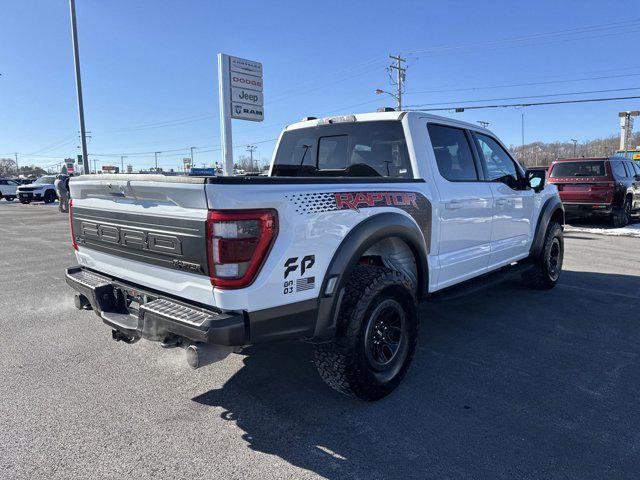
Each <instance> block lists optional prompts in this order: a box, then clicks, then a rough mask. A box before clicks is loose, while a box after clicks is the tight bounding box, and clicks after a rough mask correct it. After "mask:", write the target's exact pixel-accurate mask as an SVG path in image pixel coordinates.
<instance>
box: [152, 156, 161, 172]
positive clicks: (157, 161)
mask: <svg viewBox="0 0 640 480" xmlns="http://www.w3.org/2000/svg"><path fill="white" fill-rule="evenodd" d="M153 153H154V155H155V157H156V173H158V154H159V153H162V152H153Z"/></svg>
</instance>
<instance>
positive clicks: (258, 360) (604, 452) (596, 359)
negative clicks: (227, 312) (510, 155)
mask: <svg viewBox="0 0 640 480" xmlns="http://www.w3.org/2000/svg"><path fill="white" fill-rule="evenodd" d="M589 285H591V286H594V285H595V286H602V287H606V289H605V290H604V291H603V292H600V291H599V290H597V289H596V290H588V291H587V290H586V289H587V286H589ZM616 286H623V287H624V289H625V291H627V292H632V291H636V292H637V296H636V297H635V298H633V297H631V296H630V297H629V298H625V299H624V301H622V300H620V299H616V300H614V301H612V300H611V298H612V297H610V296H608V295H607V290H610V291H611V290H613V291H615V290H616ZM639 308H640V277H633V276H626V275H606V274H595V273H579V272H564V273H563V277H562V279H561V284H560V285H558V287H557V288H556V289H554V290H551V291H548V292H537V291H531V290H528V289H525V288H524V287H522V286H521V285H520V283H519V282H509V283H505V284H503V285H501V286H498V287H494V288H491V289H488V290H485V291H483V292H482V293H478V294H475V295H473V296H469V297H466V298H464V299H458V300H456V301H452V302H451V303H446V302H444V303H439V304H437V305H435V304H434V305H429V304H428V303H426V304H424V305H423V307H422V308H421V321H422V325H421V339H420V342H419V347H418V351H417V354H416V358H415V360H414V364H413V366H412V368H411V369H410V371H409V374H408V376H407V378H406V379H405V381H404V382H403V384H402V385H401V386H400V387H399V388H398V390H396V392H394V393H393V394H392V395H391V396H389V397H387V398H386V399H383V400H382V401H379V402H377V403H364V402H360V401H357V400H353V399H349V398H346V397H343V396H341V395H339V394H337V393H334V392H333V391H331V390H329V389H328V388H327V387H325V386H324V384H323V383H322V382H321V380H320V379H319V377H318V375H317V373H316V372H315V367H314V365H313V363H312V360H311V359H312V349H313V347H312V346H311V345H308V344H303V343H298V342H295V343H280V344H271V345H262V346H258V347H252V348H251V349H248V350H247V351H245V353H246V354H247V355H246V357H245V359H244V368H242V369H241V370H240V371H239V372H238V373H237V374H235V375H234V376H233V377H232V378H230V379H229V380H228V381H227V383H226V384H225V385H224V387H223V388H221V389H217V390H211V391H209V392H206V393H203V394H201V395H199V396H197V397H195V398H194V399H193V401H195V402H198V403H200V404H202V405H204V406H209V407H216V409H217V408H221V409H223V413H222V414H221V416H222V418H224V419H226V420H229V421H232V422H235V423H236V424H237V426H238V427H239V428H241V429H242V430H244V432H246V433H245V434H244V435H243V438H244V440H245V441H246V442H247V445H248V447H249V448H251V449H253V450H256V451H259V452H264V453H267V454H270V455H275V456H277V457H280V458H282V459H283V460H285V461H287V462H289V463H290V464H293V465H296V466H298V467H300V468H303V469H306V470H310V471H312V472H315V473H316V474H318V475H320V476H322V477H326V478H330V479H344V478H367V479H371V478H385V479H386V478H398V479H400V478H402V479H405V478H421V479H424V478H510V479H511V478H576V479H586V478H614V477H615V478H621V477H627V476H629V477H633V476H634V475H635V472H637V467H638V465H640V434H639V433H638V432H639V431H640V418H639V415H638V408H637V398H638V395H639V394H640V368H638V367H639V366H640V361H639V358H638V355H639V354H640V336H639V335H638V323H637V321H636V320H637V318H638V317H637V315H636V314H631V312H633V311H635V312H637V311H638V309H639ZM211 453H212V455H215V452H211ZM265 468H267V467H265ZM632 472H633V473H632Z"/></svg>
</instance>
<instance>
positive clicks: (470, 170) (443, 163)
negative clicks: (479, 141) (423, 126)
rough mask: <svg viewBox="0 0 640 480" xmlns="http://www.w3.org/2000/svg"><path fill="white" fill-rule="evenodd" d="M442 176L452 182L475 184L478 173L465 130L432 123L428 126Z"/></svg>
mask: <svg viewBox="0 0 640 480" xmlns="http://www.w3.org/2000/svg"><path fill="white" fill-rule="evenodd" d="M427 129H428V130H429V138H430V139H431V146H432V147H433V153H434V155H435V157H436V163H437V164H438V171H439V172H440V175H442V176H443V177H444V178H446V179H447V180H449V181H451V182H469V181H471V182H473V181H477V180H478V172H477V170H476V165H475V162H474V160H473V154H472V153H471V146H470V145H469V140H468V137H467V135H466V133H465V131H464V130H462V129H460V128H455V127H448V126H444V125H436V124H432V123H430V124H429V125H428V126H427Z"/></svg>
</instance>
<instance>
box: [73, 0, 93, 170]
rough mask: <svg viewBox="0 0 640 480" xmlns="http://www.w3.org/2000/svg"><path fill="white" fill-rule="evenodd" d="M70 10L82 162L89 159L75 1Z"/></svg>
mask: <svg viewBox="0 0 640 480" xmlns="http://www.w3.org/2000/svg"><path fill="white" fill-rule="evenodd" d="M69 9H70V11H71V37H72V39H73V60H74V64H75V68H76V91H77V93H78V118H79V120H80V136H81V140H82V162H83V164H84V165H86V164H87V162H88V161H89V157H88V156H87V137H86V132H85V129H84V105H83V102H82V80H81V78H80V52H79V51H78V28H77V26H76V2H75V0H69Z"/></svg>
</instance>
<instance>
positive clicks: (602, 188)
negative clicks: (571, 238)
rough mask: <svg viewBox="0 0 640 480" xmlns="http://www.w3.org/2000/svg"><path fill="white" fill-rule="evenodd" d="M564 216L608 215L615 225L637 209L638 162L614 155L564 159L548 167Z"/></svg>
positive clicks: (639, 188) (639, 194) (639, 208)
mask: <svg viewBox="0 0 640 480" xmlns="http://www.w3.org/2000/svg"><path fill="white" fill-rule="evenodd" d="M548 177H549V182H550V183H553V184H554V185H556V187H558V192H559V193H560V198H561V199H562V203H563V205H564V207H565V211H566V213H567V215H573V216H589V215H597V216H603V217H607V218H610V219H611V221H612V223H613V225H614V226H615V227H617V228H619V227H624V226H625V225H627V224H628V223H629V222H630V221H631V214H632V213H635V212H639V211H640V165H639V164H638V163H637V162H634V161H632V160H624V159H621V158H619V157H618V158H617V157H610V158H609V157H599V158H566V159H559V160H556V161H555V162H553V163H552V164H551V166H550V167H549V174H548Z"/></svg>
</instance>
